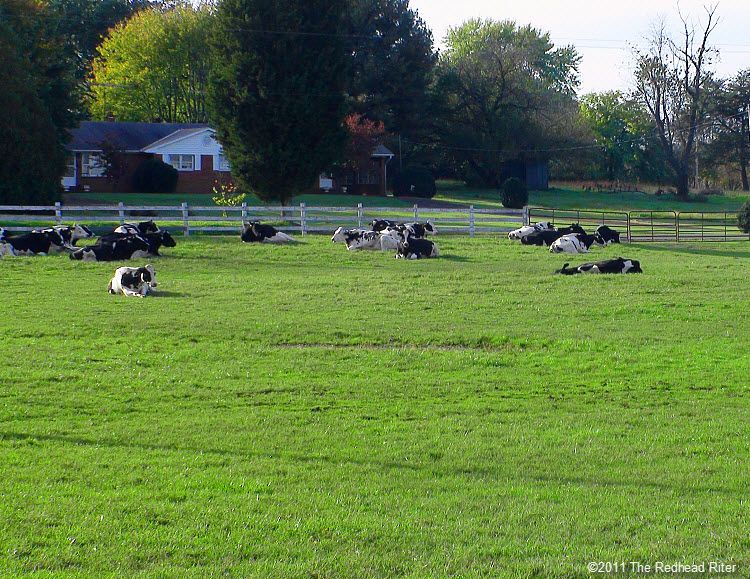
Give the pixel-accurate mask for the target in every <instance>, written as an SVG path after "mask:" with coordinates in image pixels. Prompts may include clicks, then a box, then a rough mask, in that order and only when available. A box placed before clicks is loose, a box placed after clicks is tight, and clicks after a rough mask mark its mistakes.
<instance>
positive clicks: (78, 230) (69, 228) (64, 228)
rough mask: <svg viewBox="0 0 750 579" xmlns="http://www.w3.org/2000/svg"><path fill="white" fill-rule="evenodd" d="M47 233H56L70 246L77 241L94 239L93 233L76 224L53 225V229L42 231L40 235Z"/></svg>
mask: <svg viewBox="0 0 750 579" xmlns="http://www.w3.org/2000/svg"><path fill="white" fill-rule="evenodd" d="M48 231H57V232H58V233H59V234H60V236H61V237H62V238H63V240H64V241H65V243H66V245H70V246H75V244H76V242H77V241H78V240H79V239H90V238H92V237H94V232H93V231H91V230H90V229H89V228H88V227H86V226H85V225H78V224H77V223H74V224H73V225H55V226H54V227H49V228H47V229H42V233H46V232H48Z"/></svg>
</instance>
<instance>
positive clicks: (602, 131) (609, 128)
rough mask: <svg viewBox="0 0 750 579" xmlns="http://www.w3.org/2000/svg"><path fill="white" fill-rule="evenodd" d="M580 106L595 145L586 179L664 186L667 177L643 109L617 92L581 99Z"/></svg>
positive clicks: (661, 155)
mask: <svg viewBox="0 0 750 579" xmlns="http://www.w3.org/2000/svg"><path fill="white" fill-rule="evenodd" d="M580 106H581V116H582V118H583V121H584V122H585V123H586V125H587V128H588V129H589V130H590V131H591V134H592V137H593V140H594V145H596V147H594V148H592V149H591V155H590V156H589V158H590V162H591V167H590V174H589V175H587V176H588V177H589V178H593V179H609V180H610V181H614V180H618V179H627V180H642V179H643V180H655V181H658V182H663V181H664V180H665V179H666V178H667V177H668V175H669V171H668V169H667V168H666V166H665V164H664V156H663V154H662V152H661V151H660V150H659V147H658V144H657V143H656V142H655V139H654V137H655V132H654V126H653V123H652V122H651V120H650V118H649V116H648V111H646V110H645V109H644V107H643V105H641V104H640V103H638V102H636V101H634V100H633V99H630V98H627V97H626V96H625V95H623V94H622V93H621V92H619V91H609V92H603V93H593V94H588V95H585V96H583V97H582V98H581V101H580ZM579 154H580V152H579Z"/></svg>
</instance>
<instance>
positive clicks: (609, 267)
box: [557, 257, 643, 275]
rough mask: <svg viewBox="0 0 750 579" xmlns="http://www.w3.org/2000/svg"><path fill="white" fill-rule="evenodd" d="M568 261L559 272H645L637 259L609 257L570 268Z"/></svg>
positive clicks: (566, 273)
mask: <svg viewBox="0 0 750 579" xmlns="http://www.w3.org/2000/svg"><path fill="white" fill-rule="evenodd" d="M568 265H570V264H568V263H566V264H565V265H564V266H563V267H562V269H559V270H557V273H561V274H563V275H575V274H577V273H643V270H642V269H641V262H640V261H638V260H635V259H624V258H622V257H618V258H617V259H608V260H606V261H597V262H595V263H584V264H582V265H579V266H576V267H573V268H569V267H568Z"/></svg>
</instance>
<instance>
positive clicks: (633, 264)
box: [617, 257, 643, 273]
mask: <svg viewBox="0 0 750 579" xmlns="http://www.w3.org/2000/svg"><path fill="white" fill-rule="evenodd" d="M617 259H622V258H621V257H618V258H617ZM623 261H624V267H626V268H627V269H624V271H623V273H643V270H642V269H641V262H640V261H638V260H637V259H625V260H623ZM628 263H629V264H630V267H629V268H628V267H627V266H628Z"/></svg>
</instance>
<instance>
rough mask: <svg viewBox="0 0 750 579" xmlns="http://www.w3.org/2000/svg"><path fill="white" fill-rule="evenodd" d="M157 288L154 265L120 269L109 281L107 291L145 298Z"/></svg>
mask: <svg viewBox="0 0 750 579" xmlns="http://www.w3.org/2000/svg"><path fill="white" fill-rule="evenodd" d="M156 286H157V283H156V271H155V270H154V266H153V265H150V264H149V265H147V266H145V267H118V268H117V269H116V270H115V275H114V277H113V278H112V279H111V280H109V285H108V286H107V291H108V292H109V293H111V294H124V295H126V296H130V297H139V298H145V297H146V296H147V295H148V294H150V293H152V292H153V288H155V287H156Z"/></svg>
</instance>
